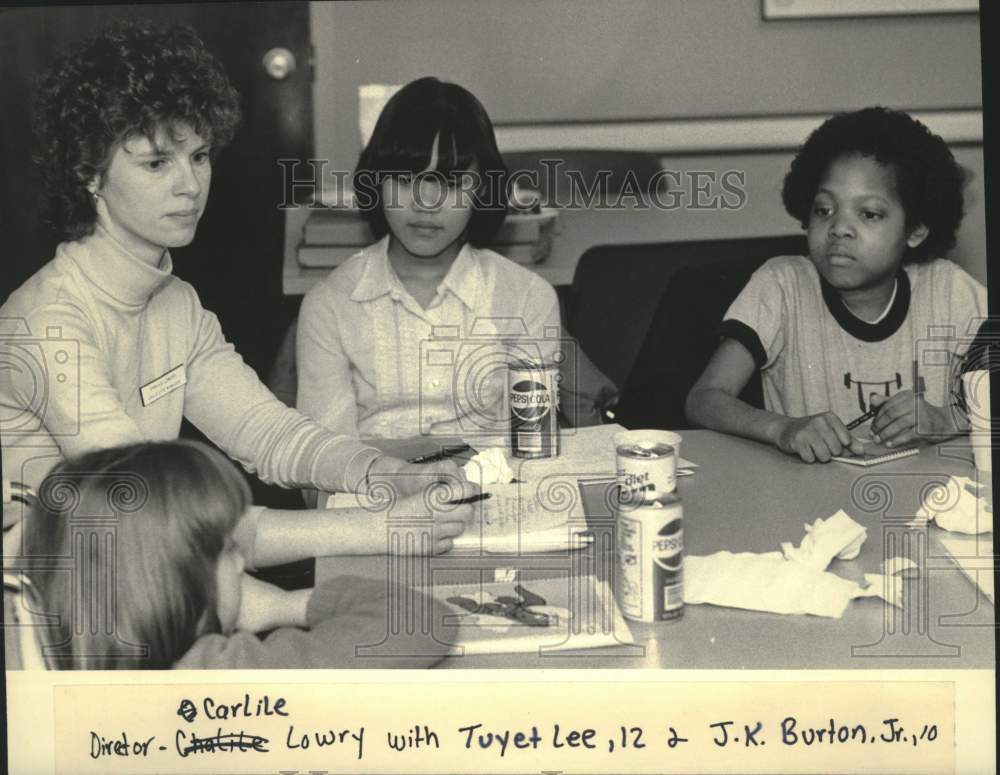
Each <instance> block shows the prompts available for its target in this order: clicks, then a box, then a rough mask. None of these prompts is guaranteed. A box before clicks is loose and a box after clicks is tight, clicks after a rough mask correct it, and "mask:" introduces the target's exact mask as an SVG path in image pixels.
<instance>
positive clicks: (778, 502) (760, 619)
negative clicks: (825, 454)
mask: <svg viewBox="0 0 1000 775" xmlns="http://www.w3.org/2000/svg"><path fill="white" fill-rule="evenodd" d="M683 436H684V441H683V454H684V457H686V458H688V459H690V460H693V461H694V462H696V463H698V464H699V465H700V467H699V468H698V469H697V471H696V473H695V475H694V476H689V477H682V478H680V479H679V480H678V482H679V491H680V494H681V497H682V498H683V502H684V519H685V524H684V538H685V546H684V549H685V552H686V553H687V554H694V555H706V554H711V553H713V552H716V551H720V550H729V551H733V552H741V551H751V552H765V551H772V550H775V549H778V548H779V546H780V543H781V542H782V541H791V542H793V543H795V544H798V543H799V542H800V541H801V539H802V536H803V533H804V531H803V523H805V522H810V523H811V522H812V521H813V520H815V519H816V518H817V517H824V518H825V517H828V516H830V515H831V514H833V513H834V512H835V511H836V510H837V509H839V508H843V509H844V510H845V511H847V512H848V514H850V515H851V517H852V518H853V519H855V520H856V521H857V522H859V523H861V524H862V525H863V526H865V527H866V528H867V529H868V537H867V540H866V541H865V544H864V546H863V548H862V551H861V554H860V555H859V557H858V558H857V559H855V560H852V561H850V562H845V561H837V560H835V561H834V562H833V563H832V564H831V566H830V570H831V571H833V572H835V573H836V574H838V575H840V576H843V577H845V578H849V579H851V580H858V581H860V580H862V579H863V574H864V573H879V572H881V563H882V561H883V559H884V554H883V553H884V551H885V550H886V548H887V547H888V548H889V550H890V551H889V556H892V555H894V554H901V553H903V551H904V550H909V552H910V556H911V557H912V558H913V559H914V560H915V561H917V562H918V564H919V565H920V566H921V572H920V574H919V576H918V577H916V578H913V579H907V580H906V582H905V585H904V590H905V591H904V594H905V600H906V601H907V602H906V605H905V607H904V608H903V609H895V608H892V607H890V606H888V605H887V604H885V603H883V602H882V601H881V600H879V599H876V598H867V599H860V600H855V601H852V602H851V603H850V604H849V605H848V608H847V610H846V612H845V613H844V615H843V617H842V618H841V619H829V618H821V617H812V616H782V615H778V614H767V613H761V612H756V611H745V610H739V609H730V608H721V607H715V606H709V605H696V606H695V605H689V606H687V607H686V610H685V613H684V616H683V618H682V619H680V620H678V621H675V622H661V623H656V624H644V623H637V622H629V626H630V628H631V629H632V633H633V636H634V638H635V640H636V643H637V644H639V646H641V648H628V647H618V648H614V649H606V650H601V651H596V652H593V653H591V652H575V653H573V654H572V655H569V656H559V655H558V653H547V654H545V655H538V654H528V655H521V654H518V655H494V656H476V657H449V658H448V659H446V660H445V662H444V663H443V665H442V666H443V667H446V668H507V667H523V668H538V667H546V668H556V667H559V668H592V667H598V668H629V667H632V668H682V669H692V668H712V669H729V668H753V669H841V668H870V669H895V668H921V669H952V668H963V669H970V668H987V669H992V668H993V667H994V663H995V659H994V611H993V605H992V604H991V603H990V602H989V600H988V599H987V598H986V597H985V596H984V595H982V594H981V593H980V592H979V590H978V589H977V588H976V587H975V586H974V585H973V584H972V583H971V582H970V581H969V580H968V579H967V578H966V577H965V575H964V574H963V573H962V571H961V569H960V568H958V566H957V565H956V564H955V562H954V561H953V560H952V559H951V557H950V556H949V555H948V554H947V553H946V552H945V551H944V549H943V548H942V547H941V544H940V536H941V535H942V533H943V531H941V530H939V529H938V528H936V527H929V528H921V529H913V528H908V527H905V526H904V523H905V521H907V520H908V519H909V518H912V516H913V514H914V513H915V511H916V509H917V508H918V506H919V498H920V493H921V491H922V489H923V488H924V487H925V485H926V484H927V483H928V482H930V481H943V480H945V479H946V478H947V476H948V475H952V474H960V475H966V476H974V472H973V469H972V466H971V452H970V449H969V446H968V443H967V442H963V443H959V442H955V443H944V444H941V445H937V446H932V447H927V448H925V449H923V450H922V452H921V454H920V455H918V456H914V457H910V458H906V459H903V460H899V461H895V462H893V463H887V464H883V465H881V466H875V467H871V468H867V469H866V468H860V467H855V466H848V465H843V464H839V463H829V464H826V465H822V464H812V465H810V464H805V463H802V462H800V461H799V460H798V459H797V458H793V457H791V456H788V455H785V454H784V453H782V452H780V451H778V450H776V449H774V448H772V447H768V446H765V445H762V444H758V443H756V442H752V441H747V440H744V439H738V438H734V437H730V436H725V435H722V434H718V433H715V432H712V431H686V432H685V433H684V434H683ZM584 503H585V507H586V511H587V518H588V522H589V523H590V525H591V526H592V527H593V528H594V530H595V533H597V534H598V536H599V535H600V533H601V531H602V530H604V531H607V530H608V529H610V526H611V525H612V524H613V520H612V518H611V517H610V515H609V513H608V510H607V508H606V507H605V505H604V497H603V491H602V488H601V486H588V487H585V488H584ZM576 554H578V555H580V556H578V557H575V558H573V559H572V562H574V563H578V565H577V566H576V567H581V566H582V567H585V568H588V569H590V570H592V571H593V572H595V573H596V574H597V575H598V576H606V577H607V576H609V577H610V578H612V579H613V568H614V560H613V556H611V554H610V552H609V551H608V549H607V547H606V546H602V542H601V541H596V542H595V545H594V546H593V547H591V548H590V549H587V550H582V551H581V552H578V553H576ZM421 562H423V563H424V566H423V567H424V571H428V570H438V569H447V568H451V569H453V568H456V567H458V568H461V569H463V570H462V571H461V572H462V573H466V574H467V575H468V578H467V580H468V581H470V582H473V581H477V580H478V578H479V574H480V573H483V574H485V578H487V580H492V578H493V576H492V573H493V569H494V568H496V567H518V568H519V569H521V570H522V573H525V572H528V573H530V572H532V569H533V572H535V573H537V574H538V575H545V572H546V570H550V571H551V570H555V569H560V570H563V571H564V570H565V568H567V567H568V566H567V563H568V562H570V560H568V559H567V557H565V556H559V555H556V556H552V555H533V556H526V557H514V558H509V557H505V558H497V557H495V556H490V555H483V556H477V557H474V558H468V557H455V556H454V555H450V554H448V555H440V556H437V557H433V558H428V559H426V560H422V561H421ZM397 568H398V563H395V561H394V560H392V559H389V558H386V557H381V556H379V557H351V558H346V557H330V558H322V559H320V560H319V561H318V562H317V579H318V580H320V579H323V578H326V577H329V576H331V575H337V574H342V573H353V574H357V575H361V576H366V577H370V578H376V579H386V578H388V577H389V576H387V575H386V574H387V573H396V572H397V571H396V570H395V569H397ZM449 573H451V571H449ZM393 577H395V576H393Z"/></svg>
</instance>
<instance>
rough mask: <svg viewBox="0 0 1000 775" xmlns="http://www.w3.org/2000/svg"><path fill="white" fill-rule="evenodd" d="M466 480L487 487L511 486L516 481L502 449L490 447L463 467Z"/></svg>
mask: <svg viewBox="0 0 1000 775" xmlns="http://www.w3.org/2000/svg"><path fill="white" fill-rule="evenodd" d="M462 471H463V472H464V473H465V478H466V479H468V480H469V481H470V482H474V483H475V484H478V485H479V486H480V487H485V486H486V485H488V484H509V483H510V482H512V481H514V471H513V470H511V467H510V464H509V463H508V462H507V456H506V455H505V454H504V451H503V450H502V449H499V448H498V447H490V448H488V449H484V450H483V451H482V452H479V453H478V454H476V455H474V456H473V457H472V458H471V459H470V460H469V462H468V463H466V464H465V465H464V466H462Z"/></svg>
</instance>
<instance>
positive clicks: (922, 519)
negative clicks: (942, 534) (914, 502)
mask: <svg viewBox="0 0 1000 775" xmlns="http://www.w3.org/2000/svg"><path fill="white" fill-rule="evenodd" d="M984 490H985V488H981V487H979V485H978V484H977V483H976V482H975V481H973V480H972V479H970V478H969V477H967V476H952V477H949V478H948V481H947V483H945V484H944V485H939V486H937V487H931V488H928V490H927V492H926V493H925V495H924V502H923V504H921V506H920V508H919V509H917V517H918V519H917V520H914V521H913V522H911V523H910V524H911V525H915V526H919V525H923V524H925V523H926V522H936V523H937V526H938V527H940V528H942V529H944V530H951V531H953V532H955V533H967V534H969V535H974V534H976V533H992V532H993V509H992V507H991V505H990V503H989V501H988V500H987V496H986V493H985V492H984Z"/></svg>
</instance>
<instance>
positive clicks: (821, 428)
mask: <svg viewBox="0 0 1000 775" xmlns="http://www.w3.org/2000/svg"><path fill="white" fill-rule="evenodd" d="M777 446H778V449H780V450H782V451H783V452H787V453H789V454H790V455H798V456H799V457H800V458H802V460H804V461H805V462H806V463H813V462H815V461H817V460H818V461H820V462H821V463H828V462H829V461H830V458H831V457H832V456H833V455H839V454H841V453H842V452H843V451H844V450H845V449H849V450H851V451H852V452H854V453H855V454H860V452H861V443H860V442H859V441H858V440H857V439H854V438H852V436H851V432H850V431H849V430H847V426H846V425H844V422H843V421H842V420H841V419H840V418H839V417H837V415H835V414H834V413H833V412H822V413H821V414H814V415H811V416H809V417H786V418H785V424H784V427H783V428H782V429H781V431H780V433H779V434H778V440H777Z"/></svg>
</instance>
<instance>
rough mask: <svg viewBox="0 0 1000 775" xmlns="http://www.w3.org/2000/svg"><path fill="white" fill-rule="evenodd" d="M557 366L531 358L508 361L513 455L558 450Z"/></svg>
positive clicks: (546, 454) (529, 455)
mask: <svg viewBox="0 0 1000 775" xmlns="http://www.w3.org/2000/svg"><path fill="white" fill-rule="evenodd" d="M558 376H559V367H558V366H557V365H555V364H551V365H550V364H541V363H535V362H532V361H524V360H519V361H513V362H511V363H510V364H509V368H508V377H509V381H508V383H507V385H508V391H507V397H508V406H509V407H510V451H511V454H512V455H513V456H514V457H520V458H540V457H555V456H556V455H558V454H559V423H558V419H557V415H558V413H559V381H558Z"/></svg>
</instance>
